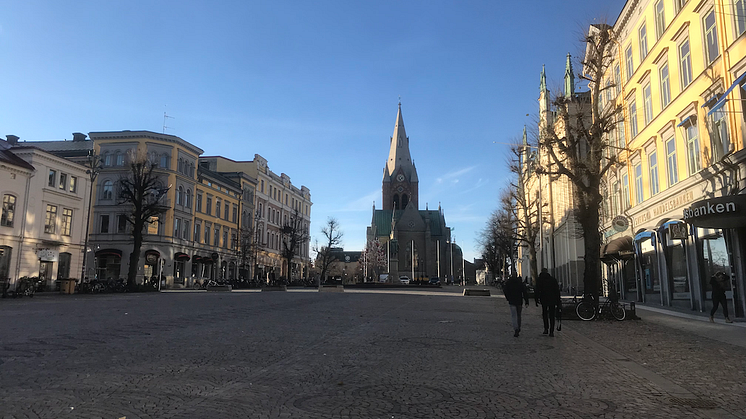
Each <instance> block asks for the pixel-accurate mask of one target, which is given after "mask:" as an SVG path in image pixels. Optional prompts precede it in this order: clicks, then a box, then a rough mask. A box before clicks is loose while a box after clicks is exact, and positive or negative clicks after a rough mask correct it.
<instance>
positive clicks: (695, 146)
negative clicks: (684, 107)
mask: <svg viewBox="0 0 746 419" xmlns="http://www.w3.org/2000/svg"><path fill="white" fill-rule="evenodd" d="M686 153H687V160H688V162H689V175H690V176H691V175H693V174H695V173H697V172H699V171H700V170H702V161H701V159H700V155H699V134H698V132H697V125H695V124H694V123H690V124H689V125H688V126H687V127H686Z"/></svg>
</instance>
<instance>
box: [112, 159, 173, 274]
mask: <svg viewBox="0 0 746 419" xmlns="http://www.w3.org/2000/svg"><path fill="white" fill-rule="evenodd" d="M128 158H129V173H128V174H127V175H126V176H124V177H122V178H120V179H119V181H118V187H119V195H118V201H119V204H120V205H122V204H123V205H128V206H130V211H129V213H127V214H126V215H125V217H127V222H128V223H129V224H130V225H131V226H132V237H133V238H134V245H133V249H132V253H131V254H130V264H129V271H128V272H127V286H129V287H130V288H132V287H134V286H135V278H136V276H137V267H138V265H139V263H140V249H141V248H142V243H143V230H144V229H145V226H146V225H147V224H150V223H152V222H159V220H158V218H159V217H160V216H161V215H162V214H163V213H165V212H166V211H167V210H168V206H167V205H166V203H165V202H164V197H165V196H166V192H168V187H164V186H163V184H162V183H161V182H160V181H159V180H158V174H157V173H156V169H157V168H158V165H157V164H156V163H155V162H153V161H150V159H148V157H147V154H145V153H144V152H140V153H138V152H134V151H133V152H130V153H129V154H128Z"/></svg>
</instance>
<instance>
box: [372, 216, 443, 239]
mask: <svg viewBox="0 0 746 419" xmlns="http://www.w3.org/2000/svg"><path fill="white" fill-rule="evenodd" d="M391 213H392V211H391V210H375V211H374V212H373V224H374V225H375V227H376V237H384V236H385V237H388V236H390V235H391ZM403 213H404V210H397V211H396V219H397V220H398V219H401V216H402V214H403ZM419 213H420V217H422V219H423V220H425V219H428V218H429V219H430V234H431V235H432V236H442V235H443V232H444V231H445V229H446V226H445V224H443V225H441V218H440V211H438V210H419ZM443 223H445V220H443Z"/></svg>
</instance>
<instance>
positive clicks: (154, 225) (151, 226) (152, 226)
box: [148, 217, 161, 236]
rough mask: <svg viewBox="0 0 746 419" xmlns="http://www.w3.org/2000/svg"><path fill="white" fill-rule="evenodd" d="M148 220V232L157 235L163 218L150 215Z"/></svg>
mask: <svg viewBox="0 0 746 419" xmlns="http://www.w3.org/2000/svg"><path fill="white" fill-rule="evenodd" d="M148 221H149V222H148V234H152V235H154V236H155V235H157V234H158V231H159V230H160V223H161V220H160V219H159V218H158V217H150V220H148Z"/></svg>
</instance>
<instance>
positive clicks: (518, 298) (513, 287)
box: [503, 276, 528, 337]
mask: <svg viewBox="0 0 746 419" xmlns="http://www.w3.org/2000/svg"><path fill="white" fill-rule="evenodd" d="M503 292H504V293H505V299H506V300H508V304H510V319H511V320H512V322H513V330H514V331H515V333H514V334H513V336H514V337H518V334H519V333H521V310H522V309H523V307H522V304H521V303H522V302H523V301H525V302H526V307H528V291H527V290H526V285H524V284H523V282H521V278H520V277H517V276H511V277H510V279H508V281H507V282H506V283H505V285H504V286H503Z"/></svg>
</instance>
